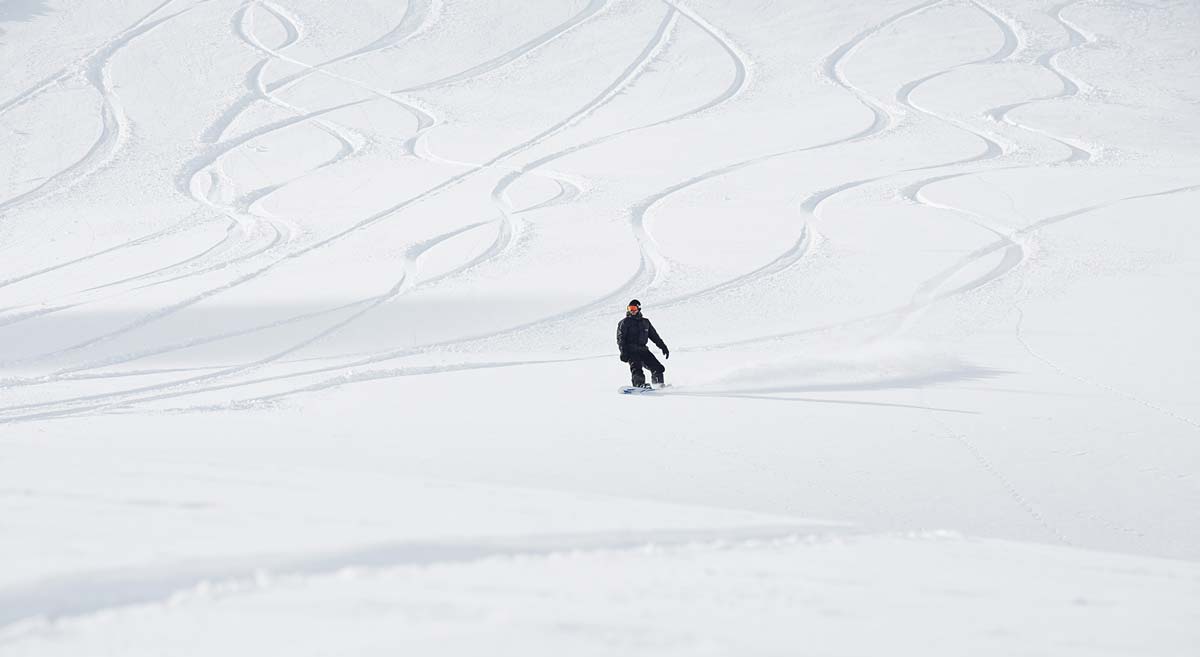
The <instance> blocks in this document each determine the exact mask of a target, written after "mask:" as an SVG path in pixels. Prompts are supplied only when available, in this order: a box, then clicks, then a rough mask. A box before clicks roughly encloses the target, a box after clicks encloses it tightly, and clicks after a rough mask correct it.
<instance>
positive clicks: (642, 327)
mask: <svg viewBox="0 0 1200 657" xmlns="http://www.w3.org/2000/svg"><path fill="white" fill-rule="evenodd" d="M647 339H649V340H653V341H654V344H655V345H658V348H659V349H661V350H662V354H663V358H664V359H665V358H670V357H671V352H670V351H668V350H667V345H666V343H664V342H663V340H662V338H660V337H658V331H655V330H654V325H653V324H651V323H650V320H648V319H646V318H645V316H643V315H642V302H641V301H638V300H637V299H634V300H632V301H630V302H629V308H628V311H627V312H626V313H625V319H622V320H621V321H620V322H619V323H618V324H617V347H618V348H619V349H620V350H621V362H622V363H629V371H630V373H632V374H633V387H635V388H651V387H652V386H651V385H650V384H648V383H646V373H645V372H643V371H642V367H643V366H645V367H646V368H647V369H649V370H650V380H651V381H652V382H653V383H654V385H657V386H662V385H665V383H663V372H665V371H666V370H667V368H666V367H663V364H662V363H660V362H658V359H657V358H655V357H654V354H652V353H650V350H649V349H647V348H646V340H647Z"/></svg>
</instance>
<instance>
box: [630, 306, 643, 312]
mask: <svg viewBox="0 0 1200 657" xmlns="http://www.w3.org/2000/svg"><path fill="white" fill-rule="evenodd" d="M641 309H642V307H641V306H630V307H629V312H631V313H636V312H637V311H639V310H641Z"/></svg>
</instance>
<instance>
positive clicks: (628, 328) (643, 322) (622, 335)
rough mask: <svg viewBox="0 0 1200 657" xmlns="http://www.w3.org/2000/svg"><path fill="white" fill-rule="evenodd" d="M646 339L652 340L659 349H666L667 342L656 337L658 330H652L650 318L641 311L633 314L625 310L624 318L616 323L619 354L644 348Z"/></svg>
mask: <svg viewBox="0 0 1200 657" xmlns="http://www.w3.org/2000/svg"><path fill="white" fill-rule="evenodd" d="M646 340H653V341H654V344H656V345H658V348H659V349H661V350H663V351H666V350H667V344H666V343H665V342H663V340H662V338H660V337H658V331H655V330H654V325H653V324H651V323H650V320H648V319H646V318H645V317H643V316H642V314H641V313H638V314H637V315H633V314H631V313H629V312H626V313H625V319H623V320H621V321H620V322H618V323H617V348H618V349H620V350H621V354H622V355H625V354H628V353H630V352H634V351H641V350H643V349H645V348H646Z"/></svg>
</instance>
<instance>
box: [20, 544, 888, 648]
mask: <svg viewBox="0 0 1200 657" xmlns="http://www.w3.org/2000/svg"><path fill="white" fill-rule="evenodd" d="M866 534H867V532H866V531H864V530H862V529H859V528H855V527H852V526H845V525H824V526H823V525H802V524H796V525H780V526H760V527H731V528H728V529H691V530H686V529H685V530H650V531H628V532H611V533H597V534H551V535H541V536H538V535H534V536H518V537H512V538H480V539H475V540H470V541H441V542H437V541H421V542H400V541H397V542H391V543H382V544H375V545H367V546H361V547H356V548H349V549H345V550H341V551H338V552H328V553H316V554H311V555H301V556H294V555H262V556H253V557H243V558H237V559H226V560H219V561H217V560H214V561H193V562H183V563H178V564H172V565H169V566H167V567H163V568H153V569H142V570H124V571H122V570H116V571H99V572H93V573H84V574H81V575H74V576H69V577H63V578H59V579H54V580H43V581H41V582H36V583H33V584H30V585H28V586H26V587H24V588H18V589H9V590H7V591H0V645H2V644H3V643H4V642H7V641H10V640H12V639H13V638H17V637H19V636H21V635H22V634H24V633H25V632H28V631H29V630H31V629H33V630H34V631H36V629H37V628H38V627H39V625H41V624H43V623H52V622H55V621H61V620H66V619H70V618H76V617H81V616H87V615H89V614H95V613H98V612H104V611H111V610H115V609H121V608H126V607H132V606H138V605H147V604H165V603H167V602H169V601H170V600H171V599H172V598H175V597H176V596H181V595H187V594H188V593H189V592H191V593H201V592H204V591H210V590H213V589H217V590H219V591H221V592H223V593H225V594H226V595H229V594H236V593H237V592H242V591H247V590H256V589H258V588H260V586H261V585H264V584H269V582H270V580H272V579H293V578H312V577H320V576H330V575H335V574H338V573H340V572H344V571H347V570H364V571H381V570H387V569H392V568H404V567H413V566H427V565H434V564H455V563H472V562H476V561H480V560H483V559H495V558H508V559H512V558H525V557H538V558H545V557H552V556H558V555H571V554H591V553H607V552H631V551H642V550H646V549H649V548H660V549H704V550H725V549H739V548H746V547H753V546H759V545H761V544H762V543H763V542H771V543H775V542H778V543H780V544H784V545H786V544H820V543H823V542H829V541H836V540H843V539H845V538H849V537H854V536H862V535H866Z"/></svg>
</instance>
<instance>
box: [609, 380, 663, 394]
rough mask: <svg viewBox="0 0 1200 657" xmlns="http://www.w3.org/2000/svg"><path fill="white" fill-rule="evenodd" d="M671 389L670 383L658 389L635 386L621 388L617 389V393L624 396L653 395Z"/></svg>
mask: <svg viewBox="0 0 1200 657" xmlns="http://www.w3.org/2000/svg"><path fill="white" fill-rule="evenodd" d="M669 387H671V384H669V383H668V384H667V385H664V386H659V387H657V388H635V387H633V386H621V387H620V388H617V392H619V393H621V394H622V395H653V394H654V393H656V392H660V391H661V390H662V389H663V388H669Z"/></svg>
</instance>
